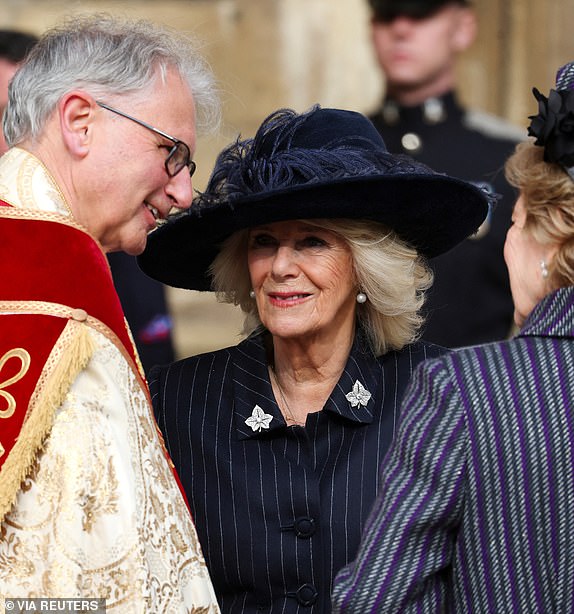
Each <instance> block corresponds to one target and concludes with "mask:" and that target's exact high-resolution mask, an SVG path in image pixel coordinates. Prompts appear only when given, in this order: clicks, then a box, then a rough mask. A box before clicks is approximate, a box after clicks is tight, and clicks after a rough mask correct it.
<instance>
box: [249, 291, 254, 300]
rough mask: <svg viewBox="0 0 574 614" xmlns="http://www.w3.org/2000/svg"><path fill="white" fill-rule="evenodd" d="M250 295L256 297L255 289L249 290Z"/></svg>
mask: <svg viewBox="0 0 574 614" xmlns="http://www.w3.org/2000/svg"><path fill="white" fill-rule="evenodd" d="M249 296H250V297H251V298H255V290H249Z"/></svg>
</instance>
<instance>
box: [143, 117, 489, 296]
mask: <svg viewBox="0 0 574 614" xmlns="http://www.w3.org/2000/svg"><path fill="white" fill-rule="evenodd" d="M488 207H489V196H488V195H487V194H486V192H485V191H483V190H481V189H480V188H478V187H476V186H474V185H472V184H470V183H467V182H464V181H462V180H459V179H455V178H453V177H449V176H447V175H443V174H440V173H436V172H434V171H432V170H431V169H430V168H428V167H427V166H425V165H423V164H421V163H419V162H416V161H414V160H412V159H411V158H409V157H407V156H404V155H393V154H390V153H389V152H388V151H387V148H386V147H385V143H384V142H383V139H382V138H381V136H380V135H379V133H378V132H377V130H376V128H375V127H374V126H373V124H372V123H371V122H370V121H369V120H368V119H367V118H366V117H365V116H364V115H361V114H360V113H356V112H353V111H344V110H339V109H322V108H320V107H318V106H317V107H314V108H313V109H312V110H311V111H309V112H307V113H303V114H297V113H295V112H294V111H291V110H281V111H277V112H276V113H274V114H273V115H271V116H269V117H268V118H267V119H266V120H265V121H264V122H263V124H262V125H261V127H260V128H259V130H258V131H257V134H256V135H255V137H254V138H253V139H247V140H237V141H236V142H235V143H233V144H232V145H230V146H229V147H227V148H226V149H224V150H223V151H222V152H221V154H220V155H219V157H218V159H217V161H216V164H215V168H214V171H213V173H212V175H211V178H210V180H209V182H208V185H207V188H206V190H205V191H204V192H202V193H201V194H200V195H199V197H197V198H196V199H195V200H194V203H193V205H192V206H191V208H190V209H188V210H187V211H186V212H185V213H184V214H181V215H179V216H177V217H176V218H174V219H171V220H170V221H168V222H167V223H165V224H164V225H163V226H161V227H160V228H158V229H157V230H155V231H154V232H152V233H151V234H150V235H149V237H148V243H147V247H146V249H145V251H144V253H143V254H142V255H141V256H139V258H138V260H139V264H140V267H141V268H142V269H143V271H144V272H145V273H147V274H148V275H149V276H150V277H153V278H154V279H157V280H158V281H161V282H164V283H166V284H169V285H171V286H175V287H180V288H189V289H192V290H209V289H210V285H211V277H210V275H209V273H208V269H209V266H210V265H211V263H212V262H213V260H214V258H215V256H216V255H217V253H218V251H219V248H220V245H221V243H222V241H223V240H225V239H226V238H227V237H229V236H230V235H231V234H233V233H234V232H236V231H237V230H240V229H244V228H250V227H253V226H259V225H261V224H267V223H271V222H278V221H285V220H296V219H321V218H322V219H334V218H341V219H349V218H350V219H365V220H373V221H376V222H381V223H382V224H384V225H385V226H387V227H388V228H391V229H393V230H395V231H396V232H397V234H398V235H399V236H400V237H402V238H403V239H404V240H405V241H407V242H408V243H410V244H411V245H412V246H414V247H415V248H416V249H417V250H418V251H419V252H420V253H421V254H424V255H426V256H427V257H432V256H436V255H438V254H442V253H444V252H446V251H448V250H449V249H451V248H452V247H454V246H455V245H456V244H457V243H459V242H460V241H462V240H463V239H464V238H466V237H468V236H469V235H471V234H473V233H474V232H476V230H477V228H478V227H479V226H480V224H481V223H482V221H483V220H484V218H485V217H486V215H487V213H488Z"/></svg>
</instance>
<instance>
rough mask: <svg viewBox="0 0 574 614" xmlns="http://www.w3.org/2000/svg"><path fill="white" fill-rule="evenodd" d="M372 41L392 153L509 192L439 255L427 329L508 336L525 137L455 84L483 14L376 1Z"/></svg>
mask: <svg viewBox="0 0 574 614" xmlns="http://www.w3.org/2000/svg"><path fill="white" fill-rule="evenodd" d="M369 4H370V7H371V10H372V22H371V28H372V42H373V45H374V50H375V54H376V57H377V60H378V62H379V64H380V67H381V69H382V71H383V73H384V77H385V82H386V88H385V96H384V99H383V102H382V105H381V107H380V109H378V110H377V111H376V112H375V113H373V114H372V116H371V119H372V121H373V122H374V124H375V126H376V127H377V129H378V130H379V132H380V133H381V135H382V136H383V138H384V140H385V143H386V144H387V147H388V148H389V151H391V152H394V153H407V154H409V155H411V156H413V157H414V158H416V159H417V160H420V161H422V162H425V163H426V164H428V165H429V166H431V167H432V168H433V169H435V170H437V171H440V172H446V173H448V174H449V175H452V176H455V177H460V178H462V179H465V180H467V181H472V182H473V183H475V184H477V185H482V186H484V187H485V188H486V189H488V190H489V191H492V192H496V193H498V194H500V195H501V196H502V199H501V200H500V201H499V202H498V204H497V206H496V207H495V208H494V211H491V213H490V215H489V218H488V219H487V220H486V222H485V223H484V224H483V225H482V227H481V228H480V230H479V232H478V233H477V234H476V235H475V236H474V237H471V238H469V239H467V240H466V241H465V242H464V243H462V244H461V245H459V246H458V247H456V248H455V249H454V250H452V251H451V252H449V253H447V254H445V255H443V256H441V257H439V258H436V259H434V260H433V261H432V262H431V267H432V269H433V270H434V272H435V282H434V286H433V288H432V290H431V291H430V292H429V296H428V303H427V307H426V308H427V311H428V320H427V324H426V326H425V330H424V331H423V337H424V338H425V339H427V340H429V341H433V342H434V343H438V344H441V345H444V346H447V347H460V346H464V345H471V344H475V343H480V342H485V341H492V340H496V339H503V338H505V337H507V336H508V334H509V333H510V329H511V324H512V298H511V295H510V286H509V282H508V274H507V271H506V267H505V266H504V259H503V255H502V246H503V243H504V237H505V234H506V230H507V229H508V226H509V223H510V214H511V207H512V202H513V190H512V188H511V187H510V186H509V185H508V183H507V182H506V181H505V179H504V173H503V164H504V161H505V159H506V158H507V156H508V155H509V154H510V153H511V152H512V150H513V148H514V145H515V144H516V142H517V141H518V139H519V135H521V136H523V133H524V131H522V132H520V131H519V130H518V129H517V128H515V127H514V126H511V125H510V124H508V123H506V122H503V121H502V120H500V119H499V118H495V117H493V116H487V115H486V114H478V113H476V112H471V111H467V110H466V109H465V108H463V107H462V106H461V104H460V103H459V101H458V99H457V94H456V91H455V78H456V63H457V59H458V57H459V55H460V54H461V53H462V52H464V51H466V50H467V49H468V48H469V47H470V46H471V45H472V43H473V42H474V40H475V36H476V33H477V19H476V15H475V12H474V9H473V7H472V6H471V5H470V2H467V1H466V0H369Z"/></svg>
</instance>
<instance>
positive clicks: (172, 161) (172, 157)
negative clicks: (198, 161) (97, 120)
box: [96, 100, 196, 177]
mask: <svg viewBox="0 0 574 614" xmlns="http://www.w3.org/2000/svg"><path fill="white" fill-rule="evenodd" d="M96 103H97V104H98V105H99V106H100V107H102V109H106V110H107V111H111V112H112V113H116V114H117V115H121V116H122V117H125V118H126V119H130V120H131V121H132V122H135V123H136V124H139V125H140V126H143V127H144V128H147V129H148V130H151V131H152V132H155V133H156V134H159V135H160V136H163V138H164V139H168V140H169V141H171V142H172V143H173V147H172V148H171V150H170V152H169V154H168V155H167V158H166V159H165V170H166V172H167V174H168V175H169V176H170V177H175V176H176V175H177V174H178V173H179V171H180V170H181V169H182V168H185V167H186V166H187V168H188V169H189V174H190V176H191V175H193V173H195V168H196V166H195V162H194V161H193V160H192V159H191V152H190V150H189V147H188V146H187V145H186V144H185V143H184V142H183V141H180V140H179V139H176V138H174V137H173V136H169V134H166V133H165V132H163V131H162V130H158V129H157V128H154V127H153V126H151V125H150V124H148V123H146V122H144V121H142V120H141V119H136V118H135V117H132V116H131V115H128V114H127V113H124V112H123V111H118V110H117V109H114V108H113V107H110V106H109V105H107V104H104V103H103V102H100V101H99V100H96Z"/></svg>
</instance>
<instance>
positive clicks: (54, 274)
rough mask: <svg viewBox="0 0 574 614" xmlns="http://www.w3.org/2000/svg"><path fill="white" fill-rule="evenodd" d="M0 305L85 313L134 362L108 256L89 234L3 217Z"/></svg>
mask: <svg viewBox="0 0 574 614" xmlns="http://www.w3.org/2000/svg"><path fill="white" fill-rule="evenodd" d="M0 262H1V263H2V265H1V270H2V279H1V285H0V301H44V302H50V303H58V304H61V305H67V306H69V307H72V308H74V309H77V308H79V309H84V310H85V311H86V312H87V314H88V315H90V316H93V317H94V318H96V319H97V320H100V321H101V322H103V323H104V324H106V325H107V326H108V327H109V328H111V329H112V331H113V332H114V333H115V334H116V335H117V336H118V337H119V339H120V341H121V342H122V344H123V346H124V347H125V349H126V350H127V351H128V353H129V355H130V356H131V358H132V360H133V361H134V364H137V363H136V360H135V353H134V349H133V344H132V343H131V340H130V338H129V334H128V332H127V329H126V326H125V322H124V314H123V310H122V307H121V304H120V300H119V298H118V295H117V293H116V290H115V288H114V284H113V281H112V277H111V273H110V269H109V266H108V262H107V260H106V257H105V255H104V254H103V253H102V251H101V250H100V248H99V247H98V245H97V244H96V243H95V241H94V240H93V239H92V238H91V237H90V236H89V235H87V234H86V233H85V232H82V231H81V230H78V229H77V228H74V227H72V226H67V225H65V224H60V223H58V222H51V221H43V220H25V219H11V218H2V217H1V209H0Z"/></svg>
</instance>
